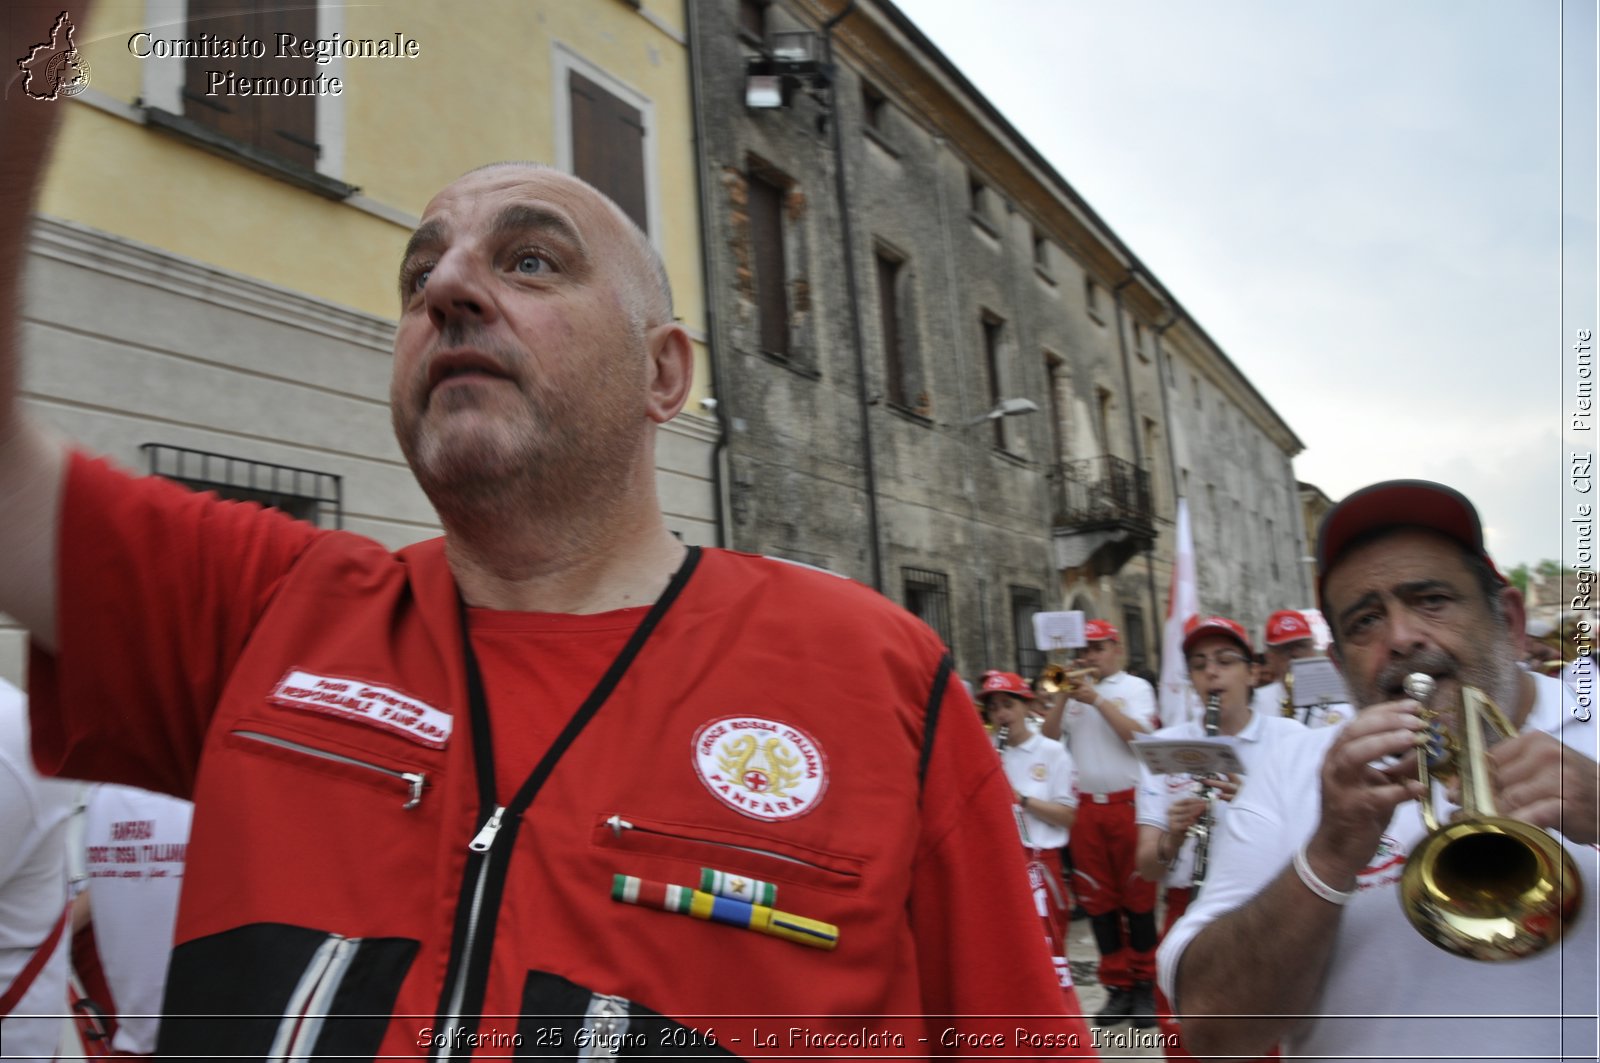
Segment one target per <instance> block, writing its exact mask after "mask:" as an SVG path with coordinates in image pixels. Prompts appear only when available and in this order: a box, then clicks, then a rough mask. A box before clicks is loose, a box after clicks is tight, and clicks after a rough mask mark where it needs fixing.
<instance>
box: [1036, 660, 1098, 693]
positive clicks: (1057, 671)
mask: <svg viewBox="0 0 1600 1063" xmlns="http://www.w3.org/2000/svg"><path fill="white" fill-rule="evenodd" d="M1093 671H1094V669H1093V668H1065V667H1063V666H1062V665H1059V664H1047V665H1045V666H1044V668H1043V669H1041V670H1040V672H1039V679H1038V682H1037V684H1036V686H1037V688H1038V690H1039V692H1040V693H1041V694H1054V693H1056V692H1058V691H1062V690H1065V689H1067V688H1068V687H1070V686H1072V685H1073V684H1074V683H1076V682H1077V681H1078V680H1079V679H1082V678H1083V677H1084V676H1086V675H1089V674H1090V673H1091V672H1093Z"/></svg>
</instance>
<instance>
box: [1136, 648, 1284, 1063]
mask: <svg viewBox="0 0 1600 1063" xmlns="http://www.w3.org/2000/svg"><path fill="white" fill-rule="evenodd" d="M1183 653H1184V658H1185V661H1186V663H1187V665H1188V669H1189V682H1190V683H1191V684H1193V685H1194V690H1195V693H1196V694H1197V695H1199V698H1200V702H1201V703H1202V704H1205V703H1207V702H1208V700H1209V699H1210V698H1211V696H1212V695H1216V696H1217V697H1218V706H1217V707H1218V711H1217V731H1216V733H1217V734H1219V735H1223V736H1226V737H1229V738H1232V739H1233V740H1234V751H1235V752H1236V753H1237V754H1238V756H1239V760H1240V761H1241V762H1242V763H1243V765H1244V767H1245V769H1246V772H1247V773H1248V772H1249V771H1250V770H1252V769H1253V768H1254V767H1255V765H1256V764H1257V763H1259V762H1260V761H1261V760H1262V759H1263V758H1266V757H1270V756H1271V755H1272V750H1273V748H1274V747H1275V746H1276V745H1278V744H1280V743H1281V742H1282V741H1283V740H1284V738H1285V736H1289V735H1294V734H1296V733H1299V732H1302V731H1304V730H1305V728H1304V727H1302V726H1301V725H1300V724H1299V723H1297V722H1295V721H1294V720H1289V719H1285V718H1284V717H1283V716H1280V715H1278V714H1277V713H1275V712H1274V713H1262V712H1258V711H1256V710H1255V709H1253V708H1252V707H1251V703H1250V690H1251V685H1250V680H1251V673H1252V670H1253V664H1254V659H1253V657H1252V655H1251V647H1250V637H1249V635H1248V634H1246V632H1245V629H1244V625H1242V624H1240V623H1239V622H1238V621H1236V620H1230V619H1229V618H1227V617H1225V616H1207V617H1195V618H1194V619H1192V620H1190V621H1189V623H1188V625H1187V626H1186V627H1185V629H1184V636H1183ZM1206 733H1207V732H1206V722H1205V718H1204V717H1202V718H1201V719H1199V720H1189V721H1185V722H1184V723H1180V724H1174V725H1173V726H1171V727H1163V728H1162V729H1161V730H1159V731H1157V732H1156V733H1155V734H1154V735H1152V736H1151V737H1152V738H1174V739H1181V738H1202V737H1204V736H1205V735H1206ZM1139 776H1140V780H1139V799H1138V805H1137V807H1138V822H1139V874H1141V875H1143V876H1144V877H1145V878H1148V879H1150V880H1151V881H1153V882H1163V883H1165V887H1166V892H1165V898H1164V899H1165V902H1166V908H1165V911H1164V913H1163V916H1162V925H1161V933H1162V935H1163V936H1165V935H1166V933H1167V931H1168V930H1170V929H1171V928H1172V924H1173V923H1175V922H1176V921H1177V920H1178V917H1179V916H1181V915H1182V914H1183V913H1184V910H1185V909H1186V908H1187V907H1188V906H1189V898H1190V894H1191V892H1192V887H1195V886H1196V885H1197V884H1196V882H1195V878H1196V853H1197V851H1198V850H1199V849H1200V848H1201V846H1202V845H1204V846H1207V847H1209V842H1208V841H1203V840H1202V839H1201V838H1198V837H1196V836H1195V833H1196V832H1195V830H1194V828H1195V827H1196V825H1197V824H1199V823H1200V822H1201V820H1202V817H1205V816H1207V813H1208V810H1209V820H1210V822H1209V823H1208V824H1207V826H1206V830H1207V833H1208V835H1211V836H1214V835H1215V832H1216V831H1217V829H1218V827H1219V826H1220V824H1221V823H1222V821H1223V819H1225V818H1226V816H1227V811H1228V808H1229V804H1228V802H1230V801H1232V800H1233V798H1234V795H1235V794H1237V793H1238V792H1239V787H1240V785H1241V784H1242V782H1243V781H1244V778H1243V777H1241V776H1239V775H1226V776H1212V777H1206V778H1204V779H1199V778H1196V777H1195V776H1192V775H1186V774H1171V775H1157V774H1155V773H1153V772H1151V771H1150V769H1149V768H1147V767H1145V766H1144V765H1143V764H1141V765H1140V771H1139ZM1202 790H1204V791H1206V792H1208V793H1209V799H1208V798H1207V797H1202V796H1200V794H1201V791H1202ZM1205 859H1206V860H1207V861H1209V852H1208V853H1206V854H1205ZM1156 1017H1157V1019H1158V1020H1159V1022H1160V1025H1161V1029H1162V1032H1163V1033H1165V1034H1168V1035H1169V1036H1168V1038H1167V1040H1166V1042H1165V1045H1164V1047H1165V1049H1166V1053H1167V1058H1168V1059H1187V1058H1191V1057H1189V1056H1188V1054H1187V1053H1186V1052H1184V1051H1183V1048H1182V1038H1181V1034H1180V1031H1179V1029H1178V1024H1177V1022H1176V1021H1175V1020H1174V1019H1173V1017H1172V1011H1171V1008H1170V1007H1169V1006H1168V1004H1167V1001H1166V996H1165V994H1162V993H1159V992H1158V993H1157V995H1156Z"/></svg>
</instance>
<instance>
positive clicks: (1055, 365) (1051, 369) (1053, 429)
mask: <svg viewBox="0 0 1600 1063" xmlns="http://www.w3.org/2000/svg"><path fill="white" fill-rule="evenodd" d="M1044 378H1045V385H1046V397H1047V398H1048V399H1049V402H1050V457H1051V460H1052V461H1054V462H1055V463H1056V464H1057V465H1063V464H1065V463H1066V460H1067V449H1066V443H1065V440H1066V435H1067V405H1068V399H1067V388H1068V386H1069V381H1068V379H1067V367H1066V364H1065V363H1064V362H1063V361H1062V360H1061V356H1060V355H1059V354H1056V353H1054V352H1052V351H1045V352H1044Z"/></svg>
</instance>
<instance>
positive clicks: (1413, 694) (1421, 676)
mask: <svg viewBox="0 0 1600 1063" xmlns="http://www.w3.org/2000/svg"><path fill="white" fill-rule="evenodd" d="M1438 685H1439V684H1437V683H1435V682H1434V681H1433V676H1431V675H1429V674H1428V673H1426V672H1412V673H1411V674H1410V675H1408V676H1406V677H1405V680H1404V681H1402V682H1401V684H1400V686H1401V688H1402V689H1403V690H1405V692H1406V696H1407V697H1409V698H1411V699H1412V700H1414V701H1420V702H1424V703H1426V702H1427V700H1428V699H1429V698H1431V697H1432V696H1433V691H1434V689H1435V688H1436V687H1437V686H1438Z"/></svg>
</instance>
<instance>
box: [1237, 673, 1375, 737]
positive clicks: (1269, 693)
mask: <svg viewBox="0 0 1600 1063" xmlns="http://www.w3.org/2000/svg"><path fill="white" fill-rule="evenodd" d="M1250 708H1252V709H1254V710H1255V711H1256V712H1258V713H1260V714H1261V715H1263V716H1278V717H1281V718H1284V719H1287V718H1288V717H1285V716H1284V715H1283V682H1282V681H1281V680H1277V679H1274V680H1273V681H1272V682H1270V683H1268V684H1267V685H1266V686H1263V687H1257V688H1256V690H1255V693H1253V694H1251V695H1250ZM1355 714H1356V709H1355V706H1354V705H1350V704H1348V703H1346V702H1343V701H1335V702H1328V703H1326V704H1322V705H1312V706H1309V707H1308V708H1305V709H1296V710H1295V713H1294V718H1295V719H1296V720H1299V721H1301V722H1302V723H1304V724H1305V725H1306V726H1307V727H1334V726H1337V725H1338V724H1341V723H1344V722H1345V721H1346V720H1348V719H1350V718H1351V717H1353V716H1354V715H1355Z"/></svg>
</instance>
